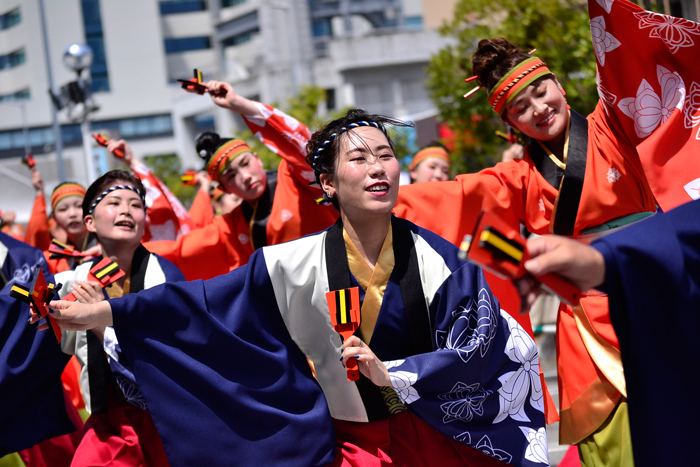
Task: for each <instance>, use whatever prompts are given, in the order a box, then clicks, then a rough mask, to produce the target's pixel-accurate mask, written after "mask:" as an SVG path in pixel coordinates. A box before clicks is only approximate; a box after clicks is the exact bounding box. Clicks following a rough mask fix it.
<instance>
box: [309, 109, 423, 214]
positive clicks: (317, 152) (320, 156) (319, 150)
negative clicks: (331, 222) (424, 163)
mask: <svg viewBox="0 0 700 467" xmlns="http://www.w3.org/2000/svg"><path fill="white" fill-rule="evenodd" d="M358 122H365V123H370V124H371V125H367V126H375V125H376V126H375V127H378V128H379V129H380V130H382V132H383V133H384V135H385V136H386V139H387V141H388V142H389V146H391V149H392V151H394V152H395V147H394V142H393V141H392V140H391V137H390V136H389V133H388V132H387V130H386V127H387V126H402V127H412V126H413V123H410V122H404V121H402V120H398V119H395V118H391V117H386V116H384V115H375V114H370V113H369V112H367V111H365V110H362V109H350V110H348V113H347V114H346V115H345V116H344V117H340V118H338V119H335V120H333V121H331V122H328V123H326V124H325V125H324V126H323V128H321V129H320V130H318V131H316V132H314V134H313V135H311V139H309V142H308V143H306V162H307V163H308V164H309V165H310V166H311V167H312V168H313V170H314V175H315V176H316V183H318V184H319V185H320V184H321V181H320V177H321V174H324V173H327V174H333V173H334V172H335V160H336V158H337V157H338V150H339V148H340V140H341V139H342V138H343V135H344V134H345V133H346V132H347V131H348V126H350V125H352V124H356V123H358ZM350 129H352V127H351V128H350ZM336 135H337V137H336ZM323 198H324V200H325V201H326V202H331V203H332V204H333V206H334V207H335V208H336V209H338V210H339V205H338V200H337V199H336V198H335V197H333V198H328V195H327V194H326V193H325V192H324V193H323Z"/></svg>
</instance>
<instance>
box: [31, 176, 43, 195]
mask: <svg viewBox="0 0 700 467" xmlns="http://www.w3.org/2000/svg"><path fill="white" fill-rule="evenodd" d="M32 186H33V187H34V191H36V195H37V196H39V195H43V194H44V179H43V178H41V172H39V171H38V170H36V169H32Z"/></svg>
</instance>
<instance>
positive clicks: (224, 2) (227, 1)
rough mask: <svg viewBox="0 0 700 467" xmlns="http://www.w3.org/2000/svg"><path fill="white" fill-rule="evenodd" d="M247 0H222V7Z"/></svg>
mask: <svg viewBox="0 0 700 467" xmlns="http://www.w3.org/2000/svg"><path fill="white" fill-rule="evenodd" d="M245 1H246V0H221V8H228V7H230V6H235V5H240V4H241V3H245Z"/></svg>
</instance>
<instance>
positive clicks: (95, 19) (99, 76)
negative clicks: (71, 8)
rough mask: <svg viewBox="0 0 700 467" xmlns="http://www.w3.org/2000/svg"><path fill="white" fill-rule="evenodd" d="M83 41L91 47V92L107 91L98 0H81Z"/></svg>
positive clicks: (107, 81) (107, 75) (106, 72)
mask: <svg viewBox="0 0 700 467" xmlns="http://www.w3.org/2000/svg"><path fill="white" fill-rule="evenodd" d="M80 3H81V6H82V9H83V26H84V27H85V41H86V42H87V44H88V45H89V46H90V48H91V49H92V53H93V54H94V58H93V61H92V66H90V78H91V89H92V91H93V92H100V91H109V73H108V70H107V55H106V54H105V44H104V34H103V31H102V13H101V12H100V2H99V0H81V2H80Z"/></svg>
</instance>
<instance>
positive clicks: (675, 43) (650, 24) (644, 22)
mask: <svg viewBox="0 0 700 467" xmlns="http://www.w3.org/2000/svg"><path fill="white" fill-rule="evenodd" d="M634 16H635V17H637V18H638V19H639V29H645V28H651V33H650V34H649V37H653V38H658V39H661V40H662V41H663V42H664V43H665V44H666V46H667V47H668V48H669V49H670V50H671V53H672V54H675V53H676V52H678V49H680V48H681V47H692V46H693V45H695V42H694V41H693V38H692V36H691V35H693V34H695V35H700V24H698V23H696V22H694V21H689V20H687V19H684V18H676V17H673V16H667V15H662V14H659V13H653V12H651V11H640V12H638V13H635V14H634Z"/></svg>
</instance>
